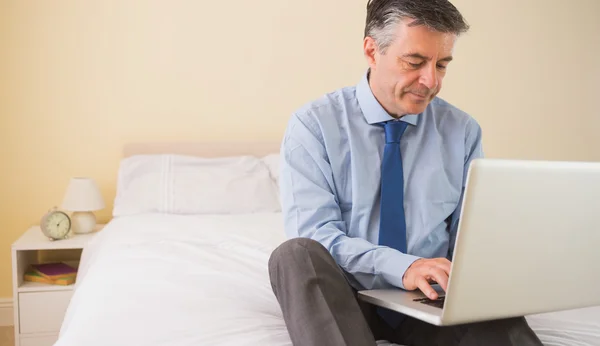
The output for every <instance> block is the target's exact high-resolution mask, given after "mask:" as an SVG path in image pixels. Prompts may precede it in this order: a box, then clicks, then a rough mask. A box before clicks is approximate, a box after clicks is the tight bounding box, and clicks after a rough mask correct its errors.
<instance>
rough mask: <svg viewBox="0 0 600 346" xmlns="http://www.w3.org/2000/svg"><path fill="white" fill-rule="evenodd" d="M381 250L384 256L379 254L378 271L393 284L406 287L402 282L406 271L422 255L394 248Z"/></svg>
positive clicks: (402, 287)
mask: <svg viewBox="0 0 600 346" xmlns="http://www.w3.org/2000/svg"><path fill="white" fill-rule="evenodd" d="M381 250H382V252H383V253H382V255H383V256H378V261H377V262H378V263H377V267H376V268H377V272H378V273H379V274H380V275H381V276H382V277H383V279H384V280H385V281H387V282H388V283H390V284H391V285H394V286H396V287H399V288H401V289H405V287H404V285H403V284H402V278H403V277H404V273H405V272H406V270H407V269H408V267H410V265H411V264H413V262H415V261H416V260H418V259H421V257H418V256H413V255H407V254H404V253H402V252H400V251H398V250H395V249H392V248H385V249H381Z"/></svg>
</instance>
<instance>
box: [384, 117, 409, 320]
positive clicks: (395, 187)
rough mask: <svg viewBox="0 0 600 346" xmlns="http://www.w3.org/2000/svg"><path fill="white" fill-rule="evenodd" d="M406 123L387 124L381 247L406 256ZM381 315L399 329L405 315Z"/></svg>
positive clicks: (393, 312) (391, 313)
mask: <svg viewBox="0 0 600 346" xmlns="http://www.w3.org/2000/svg"><path fill="white" fill-rule="evenodd" d="M407 125H408V124H407V123H405V122H404V121H393V120H392V121H388V122H386V123H385V148H384V150H383V161H382V164H381V216H380V218H381V220H380V223H379V244H380V245H385V246H389V247H391V248H394V249H396V250H398V251H400V252H402V253H406V247H407V245H406V220H405V217H404V172H403V169H402V154H401V152H400V138H401V137H402V134H404V130H406V127H407ZM377 311H378V313H379V315H380V316H381V317H382V318H383V319H384V320H385V321H386V322H387V323H388V324H389V325H390V326H391V327H392V328H397V327H398V325H399V324H400V322H402V320H403V319H404V315H402V314H400V313H398V312H395V311H390V310H387V309H384V308H378V309H377Z"/></svg>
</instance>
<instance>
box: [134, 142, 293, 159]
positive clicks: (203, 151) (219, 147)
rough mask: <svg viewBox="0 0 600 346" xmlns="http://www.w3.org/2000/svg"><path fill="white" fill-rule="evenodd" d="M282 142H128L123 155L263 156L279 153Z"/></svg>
mask: <svg viewBox="0 0 600 346" xmlns="http://www.w3.org/2000/svg"><path fill="white" fill-rule="evenodd" d="M280 146H281V143H280V142H275V141H273V142H165V143H159V142H141V143H127V144H125V146H124V147H123V157H130V156H132V155H149V154H179V155H191V156H201V157H224V156H241V155H252V156H257V157H262V156H265V155H268V154H274V153H279V148H280Z"/></svg>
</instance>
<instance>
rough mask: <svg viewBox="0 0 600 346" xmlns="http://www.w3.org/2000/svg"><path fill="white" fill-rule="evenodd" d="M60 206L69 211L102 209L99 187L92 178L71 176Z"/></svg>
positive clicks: (102, 203)
mask: <svg viewBox="0 0 600 346" xmlns="http://www.w3.org/2000/svg"><path fill="white" fill-rule="evenodd" d="M61 207H62V208H63V209H65V210H69V211H94V210H100V209H104V200H103V199H102V195H101V194H100V189H99V188H98V185H96V182H95V181H94V180H93V179H92V178H85V177H76V178H72V179H71V181H70V182H69V186H68V187H67V191H66V193H65V196H64V199H63V202H62V205H61Z"/></svg>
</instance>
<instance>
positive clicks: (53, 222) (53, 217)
mask: <svg viewBox="0 0 600 346" xmlns="http://www.w3.org/2000/svg"><path fill="white" fill-rule="evenodd" d="M41 226H42V229H43V230H44V233H45V234H46V235H47V236H48V237H50V238H54V239H61V238H64V237H65V236H66V235H67V234H68V233H69V231H70V230H71V219H69V216H67V214H65V213H63V212H60V211H54V212H51V213H50V214H48V216H47V217H46V219H45V222H44V224H43V225H41Z"/></svg>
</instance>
